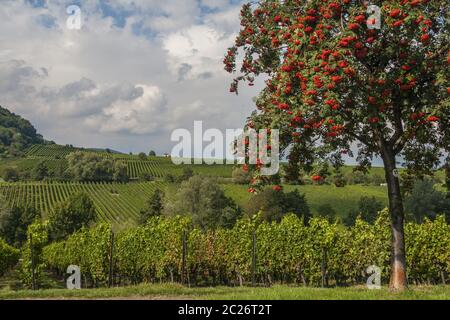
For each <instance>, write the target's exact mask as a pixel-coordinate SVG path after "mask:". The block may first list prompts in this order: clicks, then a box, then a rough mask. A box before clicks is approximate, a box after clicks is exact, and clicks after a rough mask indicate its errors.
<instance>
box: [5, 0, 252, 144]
mask: <svg viewBox="0 0 450 320" xmlns="http://www.w3.org/2000/svg"><path fill="white" fill-rule="evenodd" d="M61 3H64V4H72V3H71V1H68V0H67V1H56V0H48V1H47V6H46V7H45V8H32V7H31V6H30V5H27V4H25V3H24V2H23V1H9V0H4V1H2V5H1V6H0V42H1V43H2V48H1V49H0V105H2V106H6V107H8V108H10V109H12V110H13V111H16V112H18V113H20V114H22V115H24V116H26V117H27V118H29V119H30V120H31V121H32V122H33V123H34V124H35V125H36V126H37V128H38V130H39V131H40V132H41V133H42V134H44V136H45V137H46V138H48V139H52V140H56V142H58V143H63V144H65V143H72V144H76V145H77V144H78V145H83V146H88V147H111V148H113V149H119V150H124V151H141V150H147V148H148V147H149V146H152V148H154V149H156V150H160V151H161V152H162V151H170V147H169V146H170V131H171V130H173V129H175V128H180V127H185V128H190V127H191V126H192V124H193V121H194V120H203V121H204V122H205V125H206V126H208V127H216V128H237V127H240V126H242V125H243V124H244V122H245V118H246V116H248V115H249V113H250V111H251V110H252V109H253V103H252V100H251V98H252V96H253V95H255V94H256V90H255V89H253V90H245V91H244V90H243V91H241V94H242V95H241V96H239V97H235V96H234V95H231V94H229V92H228V88H229V83H230V82H231V78H232V77H230V76H229V75H228V74H226V73H225V71H224V70H223V65H222V60H223V55H224V53H225V50H226V48H227V47H229V46H230V45H231V44H232V43H233V42H234V36H235V34H236V32H237V30H239V21H238V17H239V8H240V6H239V5H232V4H230V3H229V2H228V1H204V0H203V1H202V3H201V5H202V6H207V7H209V8H211V9H214V11H212V12H206V13H205V12H202V9H201V7H200V2H199V1H197V0H186V1H181V0H180V1H175V0H168V1H159V0H149V1H147V0H145V1H144V0H115V1H109V2H108V3H110V5H111V6H112V7H113V8H114V10H119V11H120V10H124V9H126V11H127V12H128V14H127V16H126V23H125V26H124V27H123V28H121V27H117V26H115V25H114V18H113V17H104V15H103V14H102V12H100V11H99V7H98V3H99V1H95V0H89V1H88V0H85V1H82V14H83V22H84V24H83V28H82V30H80V31H73V30H68V29H67V28H66V27H65V21H66V19H67V15H66V12H65V8H66V6H65V5H62V4H61ZM222 6H223V7H222ZM120 8H121V9H120ZM130 12H132V13H131V14H130ZM44 16H45V21H53V22H54V23H53V24H52V25H51V27H49V25H45V23H43V22H42V17H44ZM39 17H41V18H39ZM138 25H141V27H142V29H141V30H140V31H139V32H136V26H138ZM205 79H207V80H205Z"/></svg>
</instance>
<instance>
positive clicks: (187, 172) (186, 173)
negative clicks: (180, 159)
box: [178, 167, 194, 182]
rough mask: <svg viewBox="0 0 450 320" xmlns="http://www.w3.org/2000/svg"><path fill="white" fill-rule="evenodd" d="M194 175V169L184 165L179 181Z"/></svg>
mask: <svg viewBox="0 0 450 320" xmlns="http://www.w3.org/2000/svg"><path fill="white" fill-rule="evenodd" d="M193 176H194V170H192V168H191V167H184V168H183V173H182V174H181V176H179V177H178V182H183V181H187V180H189V179H190V178H192V177H193Z"/></svg>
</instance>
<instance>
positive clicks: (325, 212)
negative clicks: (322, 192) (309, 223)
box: [317, 203, 337, 222]
mask: <svg viewBox="0 0 450 320" xmlns="http://www.w3.org/2000/svg"><path fill="white" fill-rule="evenodd" d="M317 214H318V215H319V216H320V217H324V218H327V219H328V220H329V221H330V222H331V221H335V220H336V216H337V213H336V210H334V208H333V206H332V205H330V204H329V203H324V204H321V205H320V206H319V207H318V208H317Z"/></svg>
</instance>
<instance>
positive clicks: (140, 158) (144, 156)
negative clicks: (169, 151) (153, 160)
mask: <svg viewBox="0 0 450 320" xmlns="http://www.w3.org/2000/svg"><path fill="white" fill-rule="evenodd" d="M138 158H139V160H146V159H147V155H146V154H145V153H144V152H141V153H139V154H138Z"/></svg>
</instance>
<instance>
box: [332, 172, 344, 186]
mask: <svg viewBox="0 0 450 320" xmlns="http://www.w3.org/2000/svg"><path fill="white" fill-rule="evenodd" d="M333 183H334V185H335V186H336V187H338V188H343V187H345V186H346V185H347V180H346V179H345V178H344V175H343V174H342V173H341V172H337V173H336V174H335V175H334V176H333Z"/></svg>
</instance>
